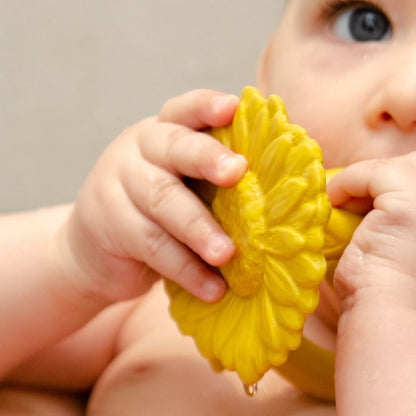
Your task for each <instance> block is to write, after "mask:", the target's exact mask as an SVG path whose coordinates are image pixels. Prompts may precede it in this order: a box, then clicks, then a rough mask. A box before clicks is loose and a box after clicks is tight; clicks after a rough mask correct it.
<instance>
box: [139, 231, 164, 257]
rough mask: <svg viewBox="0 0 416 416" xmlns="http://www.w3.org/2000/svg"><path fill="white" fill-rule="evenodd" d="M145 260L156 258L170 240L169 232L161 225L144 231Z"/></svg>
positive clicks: (143, 254)
mask: <svg viewBox="0 0 416 416" xmlns="http://www.w3.org/2000/svg"><path fill="white" fill-rule="evenodd" d="M143 240H144V241H143V253H142V256H143V261H145V262H146V263H147V262H148V261H149V260H151V259H153V258H155V257H156V256H157V255H158V253H159V251H160V249H161V248H162V247H163V246H164V245H165V244H166V243H167V242H168V240H169V234H168V233H167V232H166V231H165V230H163V229H162V228H159V227H149V228H147V229H146V230H144V233H143Z"/></svg>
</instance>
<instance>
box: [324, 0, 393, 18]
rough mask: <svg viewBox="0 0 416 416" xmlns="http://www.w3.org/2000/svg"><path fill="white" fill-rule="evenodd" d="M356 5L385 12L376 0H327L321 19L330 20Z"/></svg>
mask: <svg viewBox="0 0 416 416" xmlns="http://www.w3.org/2000/svg"><path fill="white" fill-rule="evenodd" d="M355 7H363V8H368V9H373V10H376V11H379V12H381V13H383V14H385V13H384V12H383V9H382V8H381V7H380V6H379V5H378V4H377V3H376V2H375V1H360V0H358V1H357V0H327V1H326V3H325V5H324V6H323V9H322V11H321V19H322V20H324V21H328V20H330V19H332V18H333V17H334V16H335V15H337V14H338V13H339V12H341V11H344V10H348V9H352V8H355Z"/></svg>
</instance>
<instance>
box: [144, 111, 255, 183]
mask: <svg viewBox="0 0 416 416" xmlns="http://www.w3.org/2000/svg"><path fill="white" fill-rule="evenodd" d="M138 142H139V149H140V153H141V154H142V156H143V158H144V159H146V160H147V161H148V162H150V163H152V164H154V165H156V166H159V167H160V168H163V169H166V170H167V171H169V172H171V173H173V174H175V175H178V176H188V177H192V178H196V179H206V180H208V181H209V182H212V183H214V184H216V185H219V186H231V185H234V184H236V182H237V181H238V180H239V179H241V177H242V175H243V174H244V172H245V170H246V168H247V161H246V159H245V158H244V157H243V156H242V155H239V154H236V153H234V152H232V151H231V150H230V149H228V148H227V147H225V146H223V145H222V144H221V143H220V142H218V141H217V140H216V139H214V138H213V137H211V136H209V135H208V134H205V133H202V132H195V131H193V130H191V129H189V128H187V127H183V126H180V125H176V124H171V123H155V122H154V120H152V119H151V120H147V122H146V123H143V124H142V125H141V130H140V134H139V140H138Z"/></svg>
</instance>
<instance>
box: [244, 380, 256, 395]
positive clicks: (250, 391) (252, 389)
mask: <svg viewBox="0 0 416 416" xmlns="http://www.w3.org/2000/svg"><path fill="white" fill-rule="evenodd" d="M244 392H245V393H246V394H247V396H249V397H254V396H255V395H256V394H257V383H254V384H249V385H247V384H244Z"/></svg>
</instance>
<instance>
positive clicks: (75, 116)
mask: <svg viewBox="0 0 416 416" xmlns="http://www.w3.org/2000/svg"><path fill="white" fill-rule="evenodd" d="M282 3H283V1H282V0H256V1H255V2H254V1H250V2H243V1H241V0H226V1H219V0H216V1H215V0H214V1H199V2H198V1H195V0H176V1H172V0H135V1H134V0H117V1H116V0H88V1H85V0H60V1H56V0H0V54H1V57H0V141H1V147H0V192H1V193H0V212H10V211H19V210H26V209H33V208H37V207H40V206H45V205H52V204H59V203H64V202H68V201H71V200H73V199H74V198H75V197H76V194H77V190H78V189H79V188H80V186H81V185H82V183H83V181H84V179H85V176H86V175H87V173H88V172H89V170H90V169H91V168H92V166H93V164H94V162H95V160H96V159H97V158H98V156H99V155H100V153H101V152H102V151H103V149H104V148H105V147H106V145H107V144H108V143H109V142H110V141H111V140H113V139H114V138H115V137H116V136H117V135H118V134H119V133H120V132H121V131H122V130H123V129H124V128H125V127H127V126H128V125H131V124H133V123H134V122H136V121H138V120H140V119H141V118H143V117H146V116H149V115H152V114H155V113H157V112H158V110H159V108H160V107H161V105H162V104H163V102H164V101H165V100H166V99H168V98H170V97H172V96H174V95H177V94H180V93H183V92H185V91H187V90H190V89H193V88H214V89H218V90H223V91H226V92H232V93H235V94H238V95H239V94H240V91H241V89H242V87H243V86H244V85H247V84H254V83H255V72H256V61H257V59H258V57H259V55H260V54H261V51H262V48H263V46H264V44H265V42H266V41H267V39H268V37H269V35H270V33H271V32H272V30H273V29H274V28H275V26H276V25H277V23H278V20H279V15H280V12H281V9H282Z"/></svg>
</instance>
